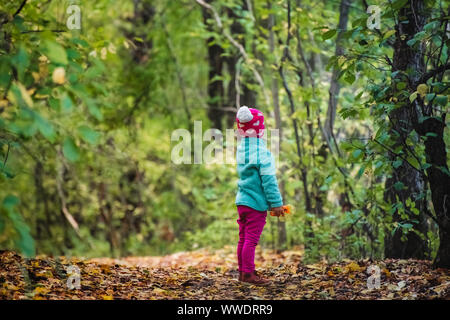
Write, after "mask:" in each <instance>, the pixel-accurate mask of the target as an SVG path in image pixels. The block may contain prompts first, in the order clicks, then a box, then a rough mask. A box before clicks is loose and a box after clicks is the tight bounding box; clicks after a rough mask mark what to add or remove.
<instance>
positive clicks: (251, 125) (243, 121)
mask: <svg viewBox="0 0 450 320" xmlns="http://www.w3.org/2000/svg"><path fill="white" fill-rule="evenodd" d="M236 122H237V127H238V132H239V134H240V135H241V136H243V137H257V138H260V137H262V136H263V134H264V128H265V127H264V116H263V114H262V112H261V111H259V110H258V109H253V108H249V107H247V106H242V107H240V108H239V110H238V112H237V115H236Z"/></svg>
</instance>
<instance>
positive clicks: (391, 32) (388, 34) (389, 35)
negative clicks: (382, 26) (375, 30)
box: [383, 30, 395, 40]
mask: <svg viewBox="0 0 450 320" xmlns="http://www.w3.org/2000/svg"><path fill="white" fill-rule="evenodd" d="M393 34H395V30H388V31H387V32H386V33H385V34H384V35H383V40H386V39H388V38H390V37H391V36H392V35H393Z"/></svg>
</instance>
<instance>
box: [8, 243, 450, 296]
mask: <svg viewBox="0 0 450 320" xmlns="http://www.w3.org/2000/svg"><path fill="white" fill-rule="evenodd" d="M302 253H303V252H302V251H301V250H298V251H295V250H294V251H285V252H283V253H279V254H277V253H274V252H272V251H268V250H264V251H261V250H258V251H257V255H256V260H257V265H256V266H257V269H258V270H260V271H261V272H262V273H263V274H264V275H265V276H266V277H268V278H270V279H271V280H272V283H271V284H270V285H269V286H267V287H256V286H253V285H247V284H242V283H240V282H238V281H237V280H236V278H237V271H236V262H235V256H234V248H232V247H227V248H224V249H222V250H217V251H208V250H198V251H194V252H181V253H177V254H173V255H169V256H164V257H129V258H124V259H110V258H98V259H80V258H70V259H68V258H65V257H60V258H51V257H46V256H38V257H37V258H36V259H24V258H22V257H21V256H19V255H17V254H16V253H14V252H12V251H0V299H89V300H92V299H106V300H110V299H449V298H450V273H449V270H444V269H437V270H433V269H431V266H430V265H431V263H430V262H429V261H419V260H390V259H388V260H384V261H369V260H361V261H351V260H344V261H342V262H340V263H333V264H330V263H326V262H322V263H317V264H312V265H303V264H302V261H301V260H302ZM370 265H377V266H378V267H379V268H380V271H381V274H380V287H379V289H376V288H374V289H368V288H367V278H368V277H369V276H370V275H369V274H368V273H367V268H368V267H369V266H370ZM70 266H77V267H78V268H79V270H80V288H79V289H72V290H70V289H68V287H67V283H68V280H69V282H71V283H76V282H73V281H72V280H71V278H69V276H70V275H73V274H68V272H67V271H66V270H67V268H68V267H70Z"/></svg>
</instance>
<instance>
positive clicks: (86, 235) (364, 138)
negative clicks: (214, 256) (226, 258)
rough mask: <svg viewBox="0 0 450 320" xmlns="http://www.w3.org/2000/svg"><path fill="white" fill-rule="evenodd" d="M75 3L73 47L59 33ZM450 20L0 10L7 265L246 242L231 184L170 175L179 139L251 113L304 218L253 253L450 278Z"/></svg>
mask: <svg viewBox="0 0 450 320" xmlns="http://www.w3.org/2000/svg"><path fill="white" fill-rule="evenodd" d="M74 4H75V5H78V6H79V8H80V13H81V29H80V30H76V29H75V30H69V29H68V28H67V26H66V22H67V19H68V18H69V16H70V14H69V13H68V12H67V8H68V7H69V6H70V5H74ZM371 5H376V6H378V8H379V12H380V26H379V27H377V28H372V27H371V26H370V24H368V19H370V17H371V15H372V14H373V13H372V12H371V11H370V10H369V13H368V8H369V6H371ZM448 16H449V12H448V4H447V3H446V2H445V1H416V0H394V1H391V2H389V1H372V2H369V1H356V0H353V1H350V0H341V1H325V2H317V1H306V0H302V1H299V0H285V1H276V2H273V1H266V0H265V1H260V0H227V1H222V0H217V1H211V0H208V1H207V0H197V1H194V0H193V1H159V0H153V1H150V0H134V1H131V0H130V1H121V2H115V1H109V0H101V1H96V2H95V3H94V2H93V3H86V2H78V1H48V2H35V1H23V0H17V1H10V2H8V3H7V4H2V5H1V7H0V71H1V72H0V115H1V118H0V151H1V156H0V168H1V169H0V171H1V175H0V181H1V182H0V183H1V188H0V201H1V209H0V247H2V248H16V249H17V250H20V251H22V252H23V253H25V254H27V255H34V254H36V253H47V254H55V255H56V254H67V255H84V256H104V255H111V256H124V255H150V254H165V253H169V252H173V251H178V250H193V249H196V248H199V247H205V246H212V247H222V246H223V245H225V244H233V243H235V242H236V239H237V228H236V221H235V220H236V210H235V206H234V196H235V191H236V182H237V176H236V173H235V168H234V166H233V165H232V164H226V165H220V164H208V165H206V164H202V165H186V164H185V165H176V164H174V163H172V162H171V159H170V154H171V148H172V146H173V142H171V140H170V137H171V133H172V131H173V130H175V129H178V128H184V129H188V130H190V131H191V132H192V130H193V123H194V121H195V120H202V124H203V131H205V130H206V129H208V128H218V129H222V130H225V129H227V128H228V129H229V128H233V127H234V118H235V110H236V107H237V106H240V105H244V104H246V105H249V106H255V107H256V108H259V109H261V110H262V111H263V112H265V114H266V121H267V124H266V127H267V128H279V129H280V132H281V141H282V142H281V153H280V163H279V165H280V166H279V182H280V185H281V189H282V192H283V195H284V198H285V201H286V203H290V204H292V205H293V206H294V207H295V208H296V210H295V214H294V216H293V217H292V218H290V219H289V220H287V221H277V220H275V219H269V222H268V225H267V227H266V231H265V232H264V233H263V239H262V245H264V246H268V247H271V248H274V249H279V250H281V249H285V248H291V247H293V246H304V247H305V261H307V262H308V261H315V260H318V259H322V258H325V259H328V260H339V259H342V258H344V257H350V258H359V257H371V258H382V257H396V258H409V257H415V258H421V259H431V258H435V257H436V256H437V258H436V265H441V266H447V267H448V266H449V265H450V262H449V259H450V249H449V247H448V245H449V244H450V241H449V227H450V222H449V219H448V212H449V210H450V208H449V203H450V202H449V200H448V198H449V196H450V195H449V194H448V193H449V191H448V190H449V189H450V188H448V186H449V185H450V173H449V171H448V155H447V149H446V146H448V145H449V142H450V141H449V132H448V129H447V122H446V119H445V115H446V112H447V111H448V69H449V62H448V45H449V42H448V41H449V40H448V28H449V27H448ZM224 143H225V142H224ZM439 240H441V243H440V245H439Z"/></svg>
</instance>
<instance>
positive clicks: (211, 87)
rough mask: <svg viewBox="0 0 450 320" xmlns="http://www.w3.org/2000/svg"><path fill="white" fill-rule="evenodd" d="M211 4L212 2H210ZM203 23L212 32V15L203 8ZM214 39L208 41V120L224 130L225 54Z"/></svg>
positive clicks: (215, 126)
mask: <svg viewBox="0 0 450 320" xmlns="http://www.w3.org/2000/svg"><path fill="white" fill-rule="evenodd" d="M208 2H210V1H208ZM202 13H203V23H204V24H205V25H206V26H207V28H208V31H212V26H210V25H209V24H208V23H207V20H208V19H212V18H213V17H212V15H211V13H210V11H209V10H207V9H205V8H203V7H202ZM213 41H214V38H213V37H211V38H209V39H208V40H207V43H206V45H207V46H208V65H209V74H208V107H209V109H208V118H209V119H210V120H211V122H212V124H213V127H214V128H217V129H222V119H223V116H224V111H223V110H222V107H223V98H224V89H223V81H222V76H223V74H222V68H223V62H224V59H223V57H222V54H223V53H224V51H223V49H222V47H221V46H220V45H218V44H211V43H213Z"/></svg>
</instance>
